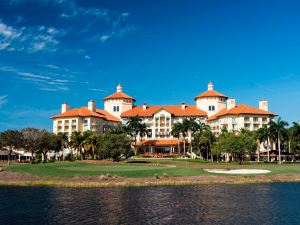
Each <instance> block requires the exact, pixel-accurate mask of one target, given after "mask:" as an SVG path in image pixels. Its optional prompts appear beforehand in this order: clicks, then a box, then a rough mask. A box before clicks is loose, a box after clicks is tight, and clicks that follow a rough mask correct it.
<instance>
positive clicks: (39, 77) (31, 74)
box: [17, 72, 51, 80]
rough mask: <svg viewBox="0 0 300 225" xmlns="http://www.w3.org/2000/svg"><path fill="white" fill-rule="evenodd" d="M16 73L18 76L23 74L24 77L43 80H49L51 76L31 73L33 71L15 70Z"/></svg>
mask: <svg viewBox="0 0 300 225" xmlns="http://www.w3.org/2000/svg"><path fill="white" fill-rule="evenodd" d="M17 75H19V76H24V77H31V78H38V79H42V80H43V79H44V80H50V79H51V77H49V76H44V75H38V74H33V73H25V72H17Z"/></svg>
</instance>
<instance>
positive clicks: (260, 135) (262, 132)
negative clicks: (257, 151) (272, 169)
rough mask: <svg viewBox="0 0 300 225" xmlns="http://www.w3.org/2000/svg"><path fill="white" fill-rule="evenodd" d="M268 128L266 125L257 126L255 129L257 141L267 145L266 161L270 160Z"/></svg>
mask: <svg viewBox="0 0 300 225" xmlns="http://www.w3.org/2000/svg"><path fill="white" fill-rule="evenodd" d="M270 136H271V134H270V129H269V128H268V126H264V127H262V128H259V129H258V130H257V131H256V137H257V139H258V141H259V143H260V144H261V143H264V144H265V143H266V146H267V154H268V162H270Z"/></svg>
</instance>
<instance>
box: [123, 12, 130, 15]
mask: <svg viewBox="0 0 300 225" xmlns="http://www.w3.org/2000/svg"><path fill="white" fill-rule="evenodd" d="M129 15H130V13H129V12H124V13H122V14H121V16H129Z"/></svg>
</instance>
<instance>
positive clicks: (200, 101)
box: [195, 82, 227, 117]
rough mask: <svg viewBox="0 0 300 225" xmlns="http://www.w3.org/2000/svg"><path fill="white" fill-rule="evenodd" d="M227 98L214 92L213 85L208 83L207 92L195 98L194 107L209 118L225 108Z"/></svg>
mask: <svg viewBox="0 0 300 225" xmlns="http://www.w3.org/2000/svg"><path fill="white" fill-rule="evenodd" d="M226 99H227V96H225V95H223V94H221V93H219V92H217V91H215V90H214V84H213V83H212V82H209V83H208V85H207V91H205V92H203V93H201V94H199V95H197V96H196V97H195V101H196V106H197V108H198V109H201V110H203V111H205V112H206V113H207V116H208V117H210V116H212V115H214V114H216V113H217V112H219V111H221V110H222V109H224V108H226Z"/></svg>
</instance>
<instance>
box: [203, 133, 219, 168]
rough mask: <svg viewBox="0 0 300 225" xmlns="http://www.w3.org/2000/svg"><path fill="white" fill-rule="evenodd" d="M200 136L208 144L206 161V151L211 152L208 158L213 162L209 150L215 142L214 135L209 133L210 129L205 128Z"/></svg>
mask: <svg viewBox="0 0 300 225" xmlns="http://www.w3.org/2000/svg"><path fill="white" fill-rule="evenodd" d="M202 136H203V137H205V138H206V139H207V142H208V148H209V149H207V155H206V156H207V160H208V150H209V151H210V152H211V153H210V157H211V162H213V160H214V159H213V154H212V151H211V149H212V144H213V143H214V142H215V141H216V136H215V134H214V133H213V132H212V131H211V129H210V127H209V128H208V127H206V130H204V131H203V132H202Z"/></svg>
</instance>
